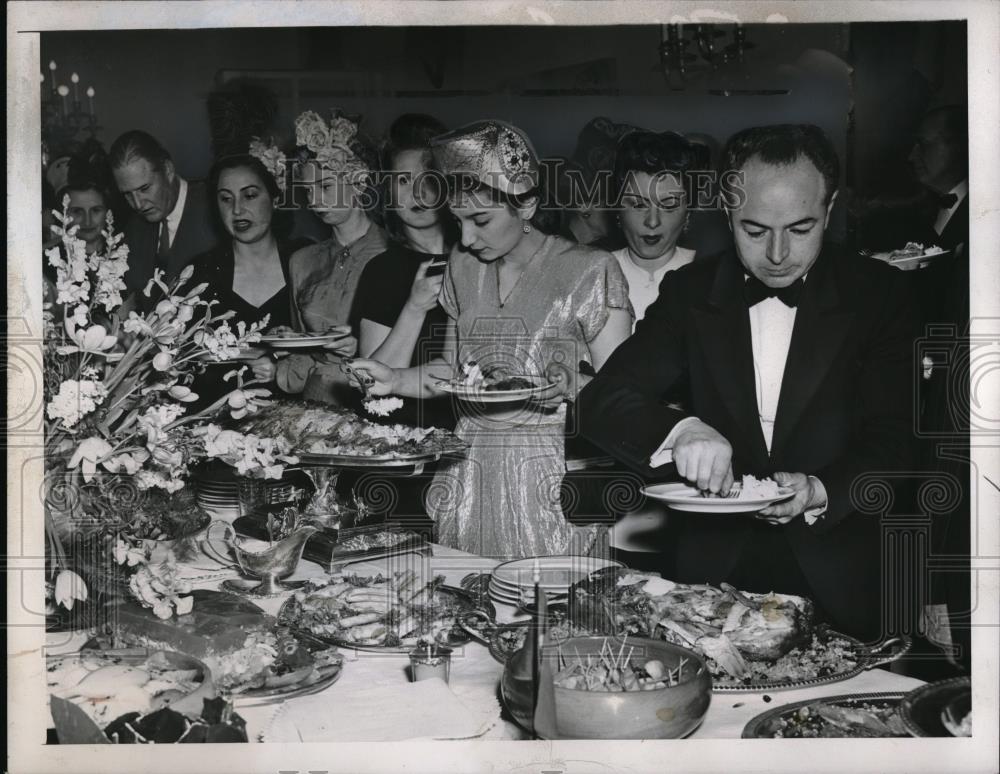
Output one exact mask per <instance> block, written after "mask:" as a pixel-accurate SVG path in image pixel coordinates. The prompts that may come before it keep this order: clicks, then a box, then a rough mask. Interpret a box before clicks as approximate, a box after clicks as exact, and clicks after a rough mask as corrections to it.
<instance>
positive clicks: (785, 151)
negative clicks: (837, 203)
mask: <svg viewBox="0 0 1000 774" xmlns="http://www.w3.org/2000/svg"><path fill="white" fill-rule="evenodd" d="M802 157H805V158H807V159H809V161H810V162H812V164H813V166H815V167H816V169H818V170H819V173H820V174H821V175H822V176H823V181H824V183H825V184H826V193H825V197H824V199H825V201H827V202H829V201H830V198H831V197H832V196H833V194H834V192H835V191H836V190H837V186H838V181H839V180H840V161H839V159H838V158H837V152H836V151H835V150H834V149H833V143H831V142H830V138H829V137H827V136H826V133H825V132H824V131H823V130H822V129H820V128H819V127H818V126H813V125H812V124H775V125H773V126H754V127H751V128H750V129H744V130H742V131H740V132H737V133H736V134H734V135H733V136H732V137H730V138H729V141H728V142H727V143H726V147H725V148H724V149H723V151H722V160H721V165H722V169H721V172H722V174H725V173H726V172H729V171H733V170H739V169H742V168H743V167H744V166H746V164H747V162H749V161H750V160H751V159H753V158H759V159H760V160H761V161H762V162H763V163H765V164H771V165H775V166H783V165H786V164H794V163H795V162H796V161H798V160H799V159H800V158H802Z"/></svg>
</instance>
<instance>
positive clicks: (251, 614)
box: [114, 589, 343, 706]
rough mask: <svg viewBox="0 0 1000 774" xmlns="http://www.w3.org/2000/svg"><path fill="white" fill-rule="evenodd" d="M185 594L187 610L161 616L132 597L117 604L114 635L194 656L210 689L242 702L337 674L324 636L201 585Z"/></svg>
mask: <svg viewBox="0 0 1000 774" xmlns="http://www.w3.org/2000/svg"><path fill="white" fill-rule="evenodd" d="M192 596H193V597H194V604H193V606H192V611H191V612H190V613H188V614H186V615H180V616H175V617H174V618H171V619H167V620H161V619H158V618H156V617H155V616H154V615H153V613H152V611H150V610H146V609H145V608H142V607H140V606H139V605H137V604H133V603H132V602H131V601H128V602H124V603H122V604H120V605H119V606H118V607H117V608H116V610H115V619H114V620H115V634H116V641H118V642H124V643H127V644H129V645H136V646H142V647H147V648H156V649H162V650H170V651H174V652H179V653H187V654H190V655H191V656H193V657H196V658H197V659H198V660H200V661H201V662H203V663H204V664H205V665H206V666H207V667H208V669H209V671H210V673H211V675H212V680H213V683H214V685H215V688H216V689H217V690H218V691H219V692H220V693H222V694H225V695H228V696H229V697H230V698H231V699H232V700H233V702H234V703H236V704H238V705H241V706H252V705H255V704H271V703H275V702H281V701H284V700H285V699H288V698H293V697H296V696H305V695H307V694H310V693H315V692H317V691H321V690H323V689H324V688H326V687H327V686H329V685H332V684H333V683H334V682H336V681H337V680H338V679H339V678H340V673H341V669H342V667H343V658H342V656H341V655H340V653H338V652H337V650H336V648H334V647H331V645H330V644H329V643H327V642H324V641H323V640H320V639H318V638H316V637H312V636H310V635H309V634H308V632H300V631H296V630H295V629H293V628H292V627H288V626H280V625H279V624H278V622H277V621H276V620H275V618H274V617H273V616H270V615H267V614H266V613H265V612H264V611H263V610H261V609H260V608H259V607H257V606H256V605H254V604H253V603H252V602H250V601H249V600H247V599H245V598H243V597H240V596H236V595H234V594H226V593H224V592H219V591H209V590H205V589H196V590H195V591H193V592H192Z"/></svg>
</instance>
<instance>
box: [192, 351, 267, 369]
mask: <svg viewBox="0 0 1000 774" xmlns="http://www.w3.org/2000/svg"><path fill="white" fill-rule="evenodd" d="M266 354H267V352H266V350H263V349H261V348H260V347H247V348H246V349H241V350H240V353H239V354H238V355H236V356H235V357H228V358H226V359H225V360H216V359H215V358H213V357H212V356H211V355H210V354H209V353H208V352H203V353H202V354H201V355H199V356H198V357H199V359H200V360H202V361H203V362H204V363H206V364H208V365H231V364H233V363H247V362H249V361H251V360H257V358H260V357H263V356H264V355H266Z"/></svg>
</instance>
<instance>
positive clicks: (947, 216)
mask: <svg viewBox="0 0 1000 774" xmlns="http://www.w3.org/2000/svg"><path fill="white" fill-rule="evenodd" d="M948 193H949V194H955V196H957V197H958V198H957V199H955V203H954V204H953V205H951V207H948V208H947V209H944V208H942V209H941V210H940V211H939V212H938V216H937V220H935V221H934V230H935V231H936V232H937V235H938V236H941V232H943V231H944V229H945V226H947V225H948V221H950V220H951V216H952V215H954V214H955V210H957V209H958V208H959V207H960V206H961V205H962V202H963V201H965V197H966V196H968V195H969V181H968V180H963V181H962V182H961V183H959V184H958V185H956V186H955V187H954V188H952V189H951V190H950V191H948Z"/></svg>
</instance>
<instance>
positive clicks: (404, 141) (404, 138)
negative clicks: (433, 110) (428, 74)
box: [379, 113, 458, 247]
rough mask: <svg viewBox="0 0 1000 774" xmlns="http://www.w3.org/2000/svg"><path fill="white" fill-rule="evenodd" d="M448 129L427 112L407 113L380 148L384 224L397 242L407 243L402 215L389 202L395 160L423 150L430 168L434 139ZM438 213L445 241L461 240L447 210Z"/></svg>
mask: <svg viewBox="0 0 1000 774" xmlns="http://www.w3.org/2000/svg"><path fill="white" fill-rule="evenodd" d="M447 131H448V127H446V126H445V125H444V124H443V123H441V122H440V121H439V120H438V119H436V118H434V117H433V116H429V115H426V114H424V113H404V114H403V115H401V116H399V117H398V118H397V119H396V120H395V121H393V122H392V125H391V126H390V127H389V131H388V133H387V134H386V138H385V141H384V142H383V143H382V148H381V150H380V154H379V155H380V158H381V171H382V172H383V173H384V174H383V175H382V176H381V177H382V179H381V180H380V185H379V196H380V200H381V203H382V221H383V223H384V224H385V230H386V233H387V234H388V235H389V238H390V239H392V240H393V241H395V242H399V243H405V241H406V237H405V236H404V231H403V223H402V221H401V220H400V218H399V214H398V213H397V212H396V211H395V210H394V209H393V208H391V207H389V202H390V201H391V197H390V195H389V185H390V175H389V174H388V173H390V172H392V171H393V170H394V169H395V167H396V159H397V157H398V156H399V154H400V153H403V152H405V151H420V152H421V156H422V158H423V163H424V166H425V167H426V168H427V169H428V170H430V169H432V168H433V157H432V154H431V140H432V139H434V138H435V137H437V136H439V135H442V134H444V133H445V132H447ZM441 209H444V208H443V207H442V208H439V210H438V212H439V213H440V214H439V218H440V222H441V226H442V228H443V229H444V238H445V244H446V245H447V246H448V247H450V246H451V245H453V244H454V243H455V242H456V241H457V240H458V233H457V229H456V227H455V222H454V220H453V219H452V218H451V217H449V216H448V214H447V213H446V212H443V213H442V212H441V211H440V210H441Z"/></svg>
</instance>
